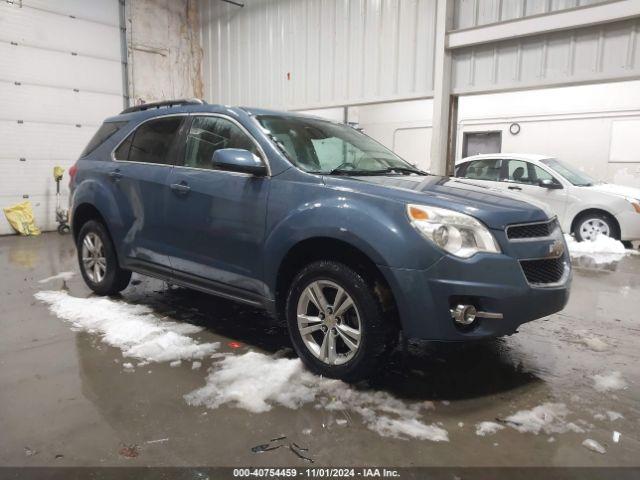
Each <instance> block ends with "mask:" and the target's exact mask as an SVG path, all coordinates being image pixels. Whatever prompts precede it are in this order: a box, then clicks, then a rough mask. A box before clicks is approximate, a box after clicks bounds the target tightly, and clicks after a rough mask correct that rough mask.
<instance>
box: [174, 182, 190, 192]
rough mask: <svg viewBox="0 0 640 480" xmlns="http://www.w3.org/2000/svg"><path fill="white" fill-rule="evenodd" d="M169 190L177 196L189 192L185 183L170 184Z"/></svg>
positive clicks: (188, 187)
mask: <svg viewBox="0 0 640 480" xmlns="http://www.w3.org/2000/svg"><path fill="white" fill-rule="evenodd" d="M171 190H173V191H174V192H176V193H177V194H179V195H186V194H187V193H189V192H190V191H191V187H190V186H189V185H187V184H186V183H172V184H171Z"/></svg>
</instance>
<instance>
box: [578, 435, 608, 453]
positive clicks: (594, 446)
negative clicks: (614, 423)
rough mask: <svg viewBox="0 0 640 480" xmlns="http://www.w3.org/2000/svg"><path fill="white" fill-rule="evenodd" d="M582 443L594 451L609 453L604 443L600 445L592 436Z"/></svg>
mask: <svg viewBox="0 0 640 480" xmlns="http://www.w3.org/2000/svg"><path fill="white" fill-rule="evenodd" d="M582 445H583V446H584V447H586V448H588V449H589V450H592V451H594V452H598V453H603V454H604V453H607V451H606V450H605V449H604V447H603V446H602V445H600V444H599V443H598V442H596V441H595V440H593V439H591V438H587V439H586V440H585V441H584V442H582Z"/></svg>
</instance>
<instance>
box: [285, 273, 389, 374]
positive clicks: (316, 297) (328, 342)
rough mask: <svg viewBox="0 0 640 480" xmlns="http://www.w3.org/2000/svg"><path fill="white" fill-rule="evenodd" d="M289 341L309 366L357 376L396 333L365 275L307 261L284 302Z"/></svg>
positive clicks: (371, 366) (369, 370)
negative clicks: (386, 318)
mask: <svg viewBox="0 0 640 480" xmlns="http://www.w3.org/2000/svg"><path fill="white" fill-rule="evenodd" d="M286 317H287V323H288V327H289V334H290V336H291V341H292V342H293V345H294V348H295V350H296V352H297V354H298V356H299V357H300V358H301V359H302V361H303V362H304V364H305V365H306V366H307V368H308V369H309V370H311V371H312V372H314V373H316V374H319V375H323V376H326V377H332V378H340V379H343V380H347V381H358V380H360V379H363V378H367V377H370V376H371V375H372V374H373V373H374V372H375V371H376V370H377V367H378V365H379V364H380V362H381V361H382V360H383V358H384V357H385V354H386V353H387V352H388V350H389V348H388V347H389V346H390V345H392V344H393V341H394V339H395V338H397V331H396V329H395V328H392V326H391V325H392V324H391V322H388V321H385V319H384V315H383V311H382V307H381V305H380V302H379V301H378V298H377V297H376V295H375V294H374V291H373V288H371V287H370V286H369V285H368V284H367V282H366V281H365V279H364V278H363V277H362V276H361V275H360V274H359V273H358V272H356V271H354V270H352V269H351V268H349V267H348V266H346V265H344V264H342V263H338V262H333V261H318V262H314V263H311V264H309V265H307V266H306V267H305V268H304V269H303V270H302V271H301V272H300V273H298V275H296V277H295V278H294V280H293V282H292V284H291V288H290V290H289V296H288V299H287V305H286Z"/></svg>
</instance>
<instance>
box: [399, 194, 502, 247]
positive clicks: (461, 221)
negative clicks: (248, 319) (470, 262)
mask: <svg viewBox="0 0 640 480" xmlns="http://www.w3.org/2000/svg"><path fill="white" fill-rule="evenodd" d="M407 215H408V216H409V220H410V221H411V225H413V226H414V227H415V228H416V230H418V231H419V232H420V233H421V234H422V236H423V237H425V238H426V239H427V240H430V241H432V242H433V243H435V244H436V245H437V246H438V247H440V248H442V249H443V250H445V251H447V252H449V253H451V254H453V255H456V256H458V257H462V258H469V257H471V256H472V255H474V254H476V253H478V252H491V253H500V247H499V246H498V243H497V242H496V241H495V239H494V238H493V235H491V232H489V230H488V229H487V227H485V226H484V225H483V224H482V223H480V222H479V221H478V220H476V219H475V218H473V217H471V216H469V215H465V214H464V213H458V212H454V211H452V210H447V209H445V208H436V207H427V206H424V205H411V204H410V205H407Z"/></svg>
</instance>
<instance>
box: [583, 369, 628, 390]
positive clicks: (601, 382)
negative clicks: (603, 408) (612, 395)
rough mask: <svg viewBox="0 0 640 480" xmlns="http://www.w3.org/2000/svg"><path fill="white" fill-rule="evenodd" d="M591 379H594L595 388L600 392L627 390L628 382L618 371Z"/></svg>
mask: <svg viewBox="0 0 640 480" xmlns="http://www.w3.org/2000/svg"><path fill="white" fill-rule="evenodd" d="M591 378H593V388H595V389H596V390H597V391H599V392H603V393H604V392H610V391H613V390H623V389H625V388H627V381H626V380H625V379H624V378H622V373H620V372H618V371H614V372H611V373H603V374H601V375H594V376H593V377H591Z"/></svg>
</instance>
